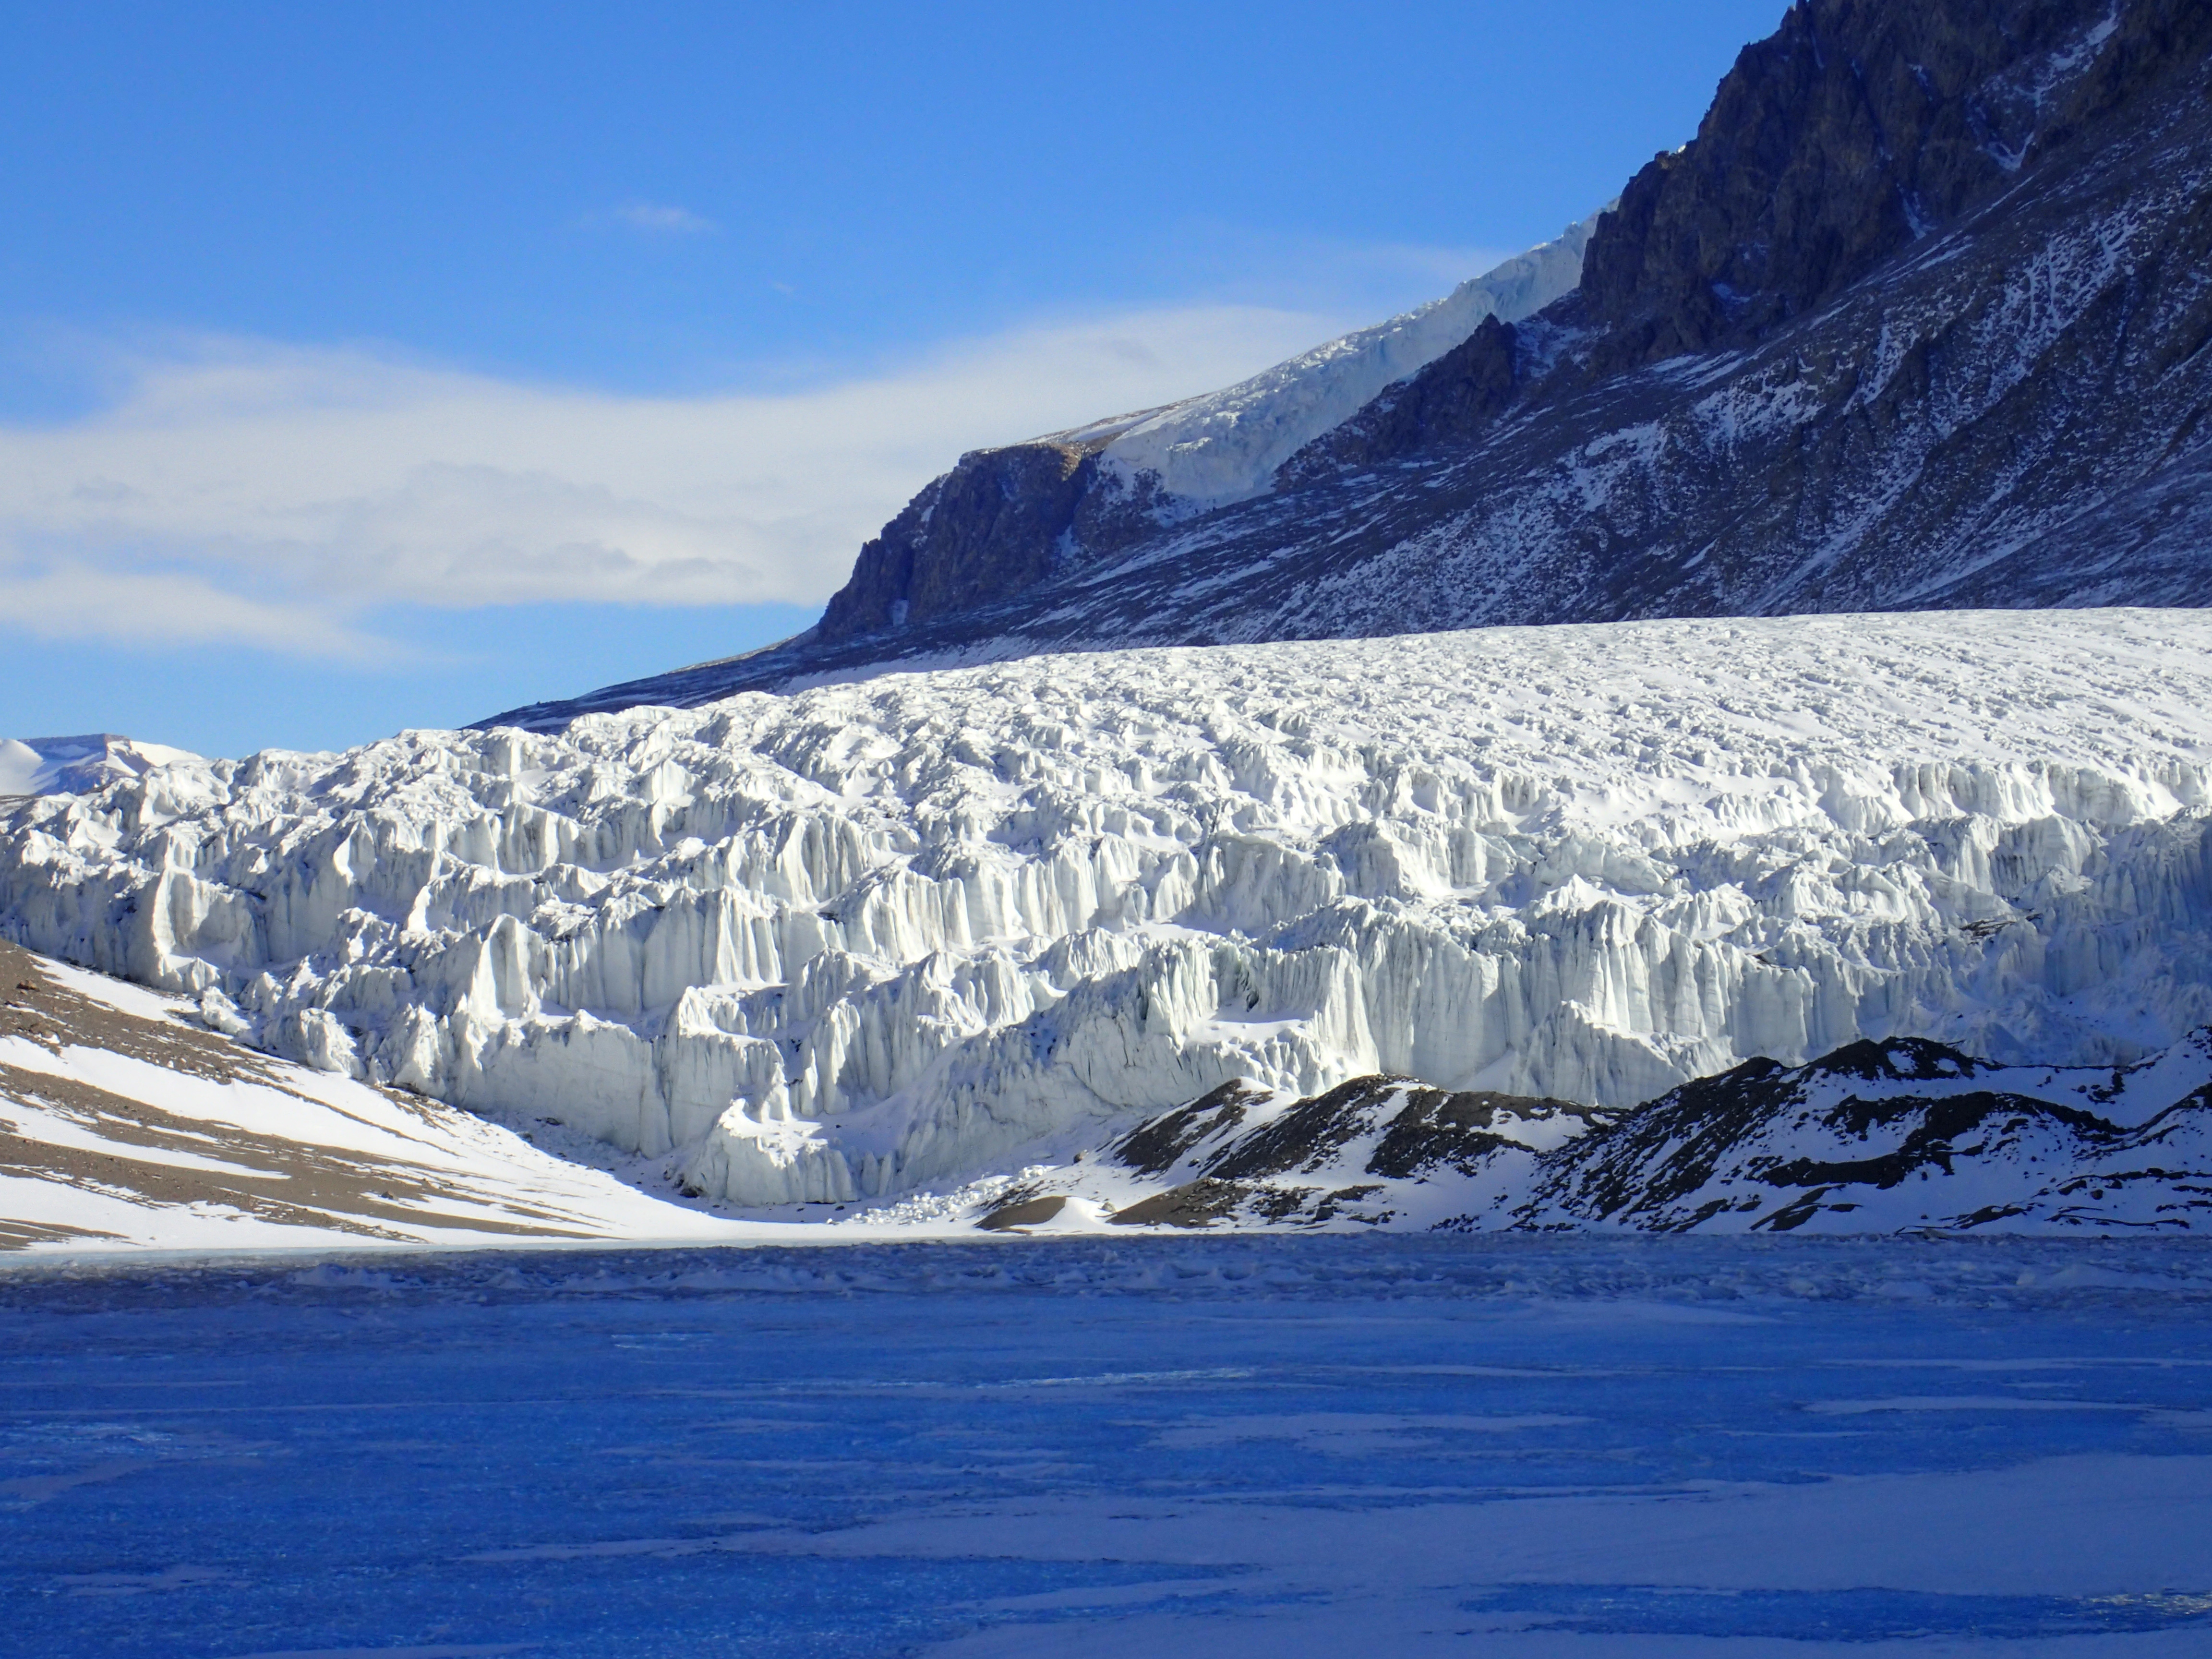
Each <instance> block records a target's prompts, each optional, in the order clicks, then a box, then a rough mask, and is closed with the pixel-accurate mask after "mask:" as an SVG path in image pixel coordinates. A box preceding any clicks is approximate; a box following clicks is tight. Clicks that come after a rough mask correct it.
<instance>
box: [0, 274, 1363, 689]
mask: <svg viewBox="0 0 2212 1659" xmlns="http://www.w3.org/2000/svg"><path fill="white" fill-rule="evenodd" d="M1358 320H1362V319H1346V318H1340V317H1335V316H1329V315H1324V314H1317V313H1311V312H1293V311H1284V310H1278V309H1269V308H1266V307H1252V306H1208V307H1170V308H1164V309H1159V310H1153V311H1145V312H1134V313H1123V314H1118V315H1113V316H1107V317H1097V318H1090V319H1073V320H1066V321H1061V322H1058V323H1054V324H1050V325H1036V326H1030V327H1026V328H1023V329H1020V330H1017V331H1012V332H1009V333H1006V334H1004V335H1001V336H999V337H992V338H986V339H980V340H974V341H969V342H966V343H961V344H958V345H955V346H951V347H948V348H945V349H941V350H939V351H937V352H935V353H933V354H932V355H930V356H927V357H925V358H921V359H918V360H915V361H914V362H908V363H906V364H904V365H902V366H899V367H896V368H891V369H887V370H885V371H883V372H881V373H878V374H871V375H866V376H860V377H855V378H851V379H847V380H841V381H837V382H835V383H829V384H823V385H818V386H812V387H810V388H804V389H799V390H793V391H786V392H774V393H756V392H745V393H734V392H733V393H730V394H726V395H721V396H708V397H684V398H672V397H671V398H652V397H634V396H620V395H616V394H611V393H607V392H592V391H582V390H576V389H573V388H565V387H560V386H539V385H532V384H527V383H523V382H518V381H513V380H501V379H497V378H495V377H491V376H488V375H483V374H471V373H463V372H460V371H457V370H453V369H447V368H439V367H436V366H426V365H423V364H422V363H418V362H406V361H403V360H400V359H398V358H396V357H392V356H382V355H380V354H378V353H375V352H372V351H362V350H343V349H308V348H298V347H289V346H284V345H280V344H275V343H269V342H265V341H252V340H242V339H199V340H195V341H190V342H181V343H175V344H174V345H173V347H172V348H171V349H166V350H163V351H158V352H152V353H148V352H144V351H141V352H138V353H137V354H135V355H131V356H118V357H117V358H116V359H114V360H112V361H111V362H109V363H107V364H106V365H104V368H105V369H106V370H107V371H109V372H111V373H112V374H113V375H114V376H115V380H114V383H115V384H118V385H119V386H121V388H122V390H121V392H120V393H119V395H118V396H117V398H115V399H114V400H113V401H112V403H111V404H109V405H108V406H106V407H105V408H103V409H102V410H100V411H99V412H97V413H95V414H93V415H90V416H85V417H83V418H81V419H76V420H72V421H69V422H63V423H59V424H49V425H46V426H40V427H31V426H23V425H16V426H12V427H7V426H0V628H5V627H7V626H9V625H12V626H14V627H16V628H19V629H29V630H32V631H35V632H38V633H40V634H44V635H70V636H75V637H81V638H106V639H114V640H118V641H139V640H146V639H156V638H173V639H180V640H193V641H209V640H224V641H233V642H237V643H242V644H250V645H254V646H258V647H264V648H270V649H275V650H280V651H288V652H294V653H304V654H310V655H315V654H328V653H343V654H347V655H354V656H359V655H362V654H364V653H372V652H375V651H378V650H380V649H382V648H383V646H382V643H381V642H380V641H377V640H376V639H375V638H374V635H373V628H372V623H371V622H370V621H368V620H367V619H369V618H371V617H373V613H374V611H375V610H376V609H377V607H379V606H380V605H389V604H395V603H410V604H417V605H435V606H445V607H471V606H478V605H499V604H507V603H516V602H524V601H531V600H542V599H573V600H589V601H600V602H619V603H629V604H652V605H691V604H742V603H752V602H760V601H770V600H778V601H786V602H791V603H797V604H802V605H811V604H816V603H818V602H820V601H821V600H822V599H825V598H826V597H827V596H828V595H829V593H830V592H833V591H834V590H835V589H836V587H837V586H839V585H840V584H841V583H842V581H843V580H844V579H845V576H846V574H847V573H848V570H849V569H850V568H851V564H852V560H853V556H854V553H855V552H856V551H857V550H858V549H859V547H860V544H861V542H862V541H864V540H866V538H868V537H869V536H871V535H872V534H874V533H875V532H876V531H877V530H878V528H879V527H880V526H882V524H883V523H884V520H887V519H889V518H890V516H891V515H892V514H893V513H896V511H897V510H898V508H899V507H901V506H902V504H903V503H904V502H905V501H906V500H907V499H908V497H909V496H910V495H912V494H913V493H914V491H915V489H919V488H920V487H921V485H922V484H923V483H927V481H928V480H929V479H930V478H931V477H933V476H934V475H935V474H937V473H938V472H939V471H943V470H944V469H945V467H946V466H948V465H951V462H952V461H953V460H954V459H957V457H958V455H959V454H960V453H962V452H963V451H965V450H968V449H971V448H977V447H986V446H989V445H993V444H1000V443H1006V442H1011V441H1016V440H1018V439H1020V438H1023V437H1025V436H1029V435H1034V434H1036V433H1040V432H1048V431H1053V430H1055V429H1059V428H1065V427H1068V426H1072V425H1075V424H1077V423H1079V422H1085V421H1088V420H1091V419H1094V418H1097V417H1098V416H1103V415H1106V414H1109V413H1113V412H1116V411H1120V410H1133V409H1140V408H1146V407H1149V406H1151V405H1153V404H1160V403H1165V402H1168V401H1170V400H1172V399H1174V398H1178V397H1182V396H1187V395H1189V394H1191V393H1194V392H1202V391H1206V390H1209V389H1211V388H1212V387H1215V386H1221V385H1225V384H1227V383H1229V382H1231V381H1232V380H1237V379H1238V378H1240V377H1242V376H1243V375H1245V374H1250V373H1253V372H1255V370H1257V369H1259V368H1264V367H1266V366H1267V365H1268V364H1269V363H1272V362H1277V361H1279V360H1280V359H1281V358H1283V357H1285V356H1289V355H1291V353H1293V352H1296V351H1297V350H1300V349H1304V348H1305V347H1308V346H1310V345H1312V344H1315V343H1317V342H1318V341H1320V340H1322V339H1325V338H1328V337H1330V336H1331V335H1333V334H1334V333H1337V332H1340V331H1341V330H1342V329H1343V328H1344V327H1345V326H1346V325H1347V324H1348V323H1350V322H1353V321H1358Z"/></svg>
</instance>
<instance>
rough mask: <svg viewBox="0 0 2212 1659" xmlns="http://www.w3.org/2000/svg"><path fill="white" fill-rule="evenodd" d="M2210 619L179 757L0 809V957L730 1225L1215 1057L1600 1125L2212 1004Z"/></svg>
mask: <svg viewBox="0 0 2212 1659" xmlns="http://www.w3.org/2000/svg"><path fill="white" fill-rule="evenodd" d="M2208 648H2212V617H2207V616H2206V615H2205V614H2204V613H2203V612H2199V611H2143V610H2135V611H2079V612H2069V613H2033V612H1983V613H1964V614H1960V613H1951V614H1945V615H1937V616H1928V615H1917V616H1916V615H1888V616H1854V617H1800V618H1784V619H1752V620H1744V619H1737V620H1725V621H1683V622H1649V623H1614V624H1598V625H1583V626H1562V627H1548V628H1528V629H1486V630H1480V631H1474V632H1468V633H1462V634H1445V635H1419V636H1413V637H1406V638H1397V639H1380V640H1361V641H1325V642H1294V643H1278V644H1270V645H1255V646H1237V647H1192V648H1177V649H1159V650H1143V651H1129V652H1119V653H1084V654H1079V655H1071V656H1059V657H1038V658H1032V659H1023V660H1020V661H1016V662H1008V663H998V664H993V665H987V666H982V667H975V668H968V669H958V670H948V671H937V672H931V673H915V674H904V675H888V676H884V677H881V678H876V679H872V680H869V681H866V682H863V683H859V684H838V685H829V686H823V687H818V688H817V689H815V690H810V691H806V692H805V693H802V694H799V695H796V696H788V697H785V696H769V695H767V694H763V693H747V694H743V695H740V696H734V697H732V698H729V699H727V700H726V701H723V702H717V703H714V704H710V705H708V706H706V707H703V708H696V709H690V710H682V711H678V710H671V709H665V708H635V709H631V710H629V711H626V712H624V713H622V714H592V715H587V716H585V717H582V718H580V719H579V720H575V721H574V722H573V723H572V724H571V725H569V726H568V727H567V728H566V729H565V730H562V731H561V732H554V733H543V734H541V733H531V732H522V731H519V730H513V729H495V730H491V731H478V732H427V731H426V732H406V733H403V734H401V735H399V736H398V737H395V738H389V739H386V740H384V741H382V742H379V743H374V744H367V745H364V746H362V747H361V748H357V749H355V750H349V751H346V752H344V753H343V754H328V755H302V754H292V753H287V752H284V751H276V750H271V751H267V752H264V753H263V754H259V755H257V756H254V757H250V758H248V759H245V760H219V761H212V762H206V761H197V760H179V761H175V762H172V763H168V764H165V765H160V766H155V767H153V768H151V769H149V770H147V771H146V772H145V773H144V774H143V775H138V776H132V777H127V778H118V779H116V780H114V781H111V782H108V783H107V784H106V785H105V786H104V787H100V788H98V789H96V790H94V791H92V792H90V793H83V794H61V795H52V796H46V797H43V798H40V799H32V800H27V801H19V802H16V803H14V804H13V805H11V806H10V807H9V809H8V811H7V816H6V817H4V819H0V919H4V920H0V931H4V932H5V933H6V935H7V937H9V939H12V940H13V941H14V942H15V943H17V944H20V945H25V946H27V947H28V948H31V949H33V950H36V951H42V952H45V953H46V954H48V955H50V956H53V957H59V958H62V959H64V960H65V961H69V962H72V963H77V964H79V965H81V966H84V967H88V968H92V969H99V970H101V971H104V972H107V973H111V974H115V975H121V976H124V977H126V978H129V979H132V980H135V981H139V982H140V983H142V984H144V985H147V986H150V987H157V988H160V989H162V990H165V991H167V992H171V993H175V994H184V995H186V996H188V997H190V998H191V999H193V1000H194V1002H195V1005H196V1006H197V1009H198V1011H199V1017H200V1018H201V1019H202V1020H203V1021H204V1023H205V1024H208V1025H209V1026H210V1027H212V1028H214V1029H216V1030H221V1031H223V1032H225V1033H227V1034H229V1035H232V1036H238V1037H240V1038H242V1039H244V1040H246V1041H248V1042H253V1043H256V1044H258V1045H259V1046H261V1047H264V1048H268V1049H270V1050H272V1051H274V1052H275V1053H276V1054H280V1055H282V1056H284V1057H286V1058H288V1059H290V1060H296V1061H299V1062H301V1063H303V1064H306V1065H308V1066H314V1067H316V1068H319V1069H320V1070H323V1071H326V1072H331V1073H343V1074H346V1075H349V1076H351V1077H353V1078H355V1079H361V1080H364V1081H367V1082H370V1083H374V1084H378V1085H391V1086H396V1087H398V1088H402V1089H407V1090H413V1091H418V1092H420V1093H422V1094H424V1095H428V1096H431V1097H435V1098H437V1099H439V1100H441V1101H444V1102H446V1103H451V1104H453V1105H457V1106H461V1107H464V1108H467V1109H471V1110H474V1111H477V1112H478V1113H481V1114H484V1115H490V1116H493V1117H495V1118H496V1117H501V1116H502V1115H505V1116H511V1117H521V1116H527V1117H529V1118H531V1119H533V1120H535V1119H542V1118H547V1117H550V1118H555V1119H557V1120H559V1121H561V1122H562V1123H563V1124H564V1125H566V1126H567V1127H568V1128H570V1129H573V1130H574V1131H577V1132H580V1133H584V1134H587V1135H589V1136H592V1137H595V1138H596V1139H599V1140H601V1141H604V1142H606V1143H608V1144H610V1145H611V1146H614V1147H616V1148H618V1149H621V1150H623V1151H625V1152H634V1153H637V1154H641V1155H650V1156H654V1157H662V1156H665V1157H666V1158H669V1159H670V1160H671V1167H674V1168H676V1169H678V1170H680V1172H681V1175H682V1178H683V1180H684V1182H685V1184H687V1185H688V1186H689V1187H690V1188H692V1189H693V1190H694V1191H695V1192H696V1193H698V1194H704V1195H706V1196H708V1197H710V1198H714V1199H716V1200H723V1201H726V1202H730V1203H733V1204H737V1205H741V1206H774V1205H782V1204H793V1203H801V1202H834V1203H849V1202H852V1201H854V1200H862V1199H880V1198H884V1197H885V1196H887V1195H895V1194H900V1193H906V1192H912V1191H915V1190H916V1189H921V1188H929V1187H931V1186H933V1185H945V1184H950V1183H957V1182H962V1181H967V1180H971V1179H973V1178H975V1176H978V1175H981V1174H984V1173H987V1172H988V1171H990V1170H994V1169H1006V1168H1010V1167H1012V1165H1014V1164H1018V1163H1021V1162H1024V1161H1038V1162H1046V1163H1050V1162H1054V1161H1056V1160H1058V1159H1059V1158H1060V1157H1061V1156H1062V1155H1064V1154H1067V1153H1070V1152H1073V1151H1076V1150H1080V1149H1081V1148H1083V1147H1085V1146H1096V1145H1097V1144H1098V1142H1099V1140H1100V1138H1101V1136H1102V1134H1103V1133H1109V1132H1110V1131H1111V1130H1112V1129H1113V1128H1114V1127H1115V1126H1116V1125H1120V1126H1121V1127H1127V1126H1128V1125H1130V1124H1133V1123H1134V1122H1135V1121H1139V1120H1140V1119H1142V1118H1145V1117H1148V1116H1151V1115H1155V1114H1158V1113H1159V1112H1161V1111H1163V1110H1165V1109H1170V1108H1172V1107H1175V1106H1177V1105H1180V1104H1182V1103H1187V1102H1190V1101H1192V1100H1194V1099H1196V1098H1198V1097H1200V1096H1202V1095H1204V1094H1206V1092H1207V1091H1211V1090H1213V1089H1215V1088H1217V1087H1218V1086H1219V1085H1223V1084H1225V1083H1227V1082H1231V1081H1232V1080H1237V1079H1243V1080H1245V1081H1248V1082H1249V1083H1251V1084H1252V1085H1255V1087H1258V1088H1262V1089H1267V1090H1272V1091H1291V1092H1295V1093H1297V1094H1298V1095H1302V1096H1311V1095H1314V1094H1316V1093H1317V1092H1319V1091H1322V1090H1324V1089H1327V1088H1328V1087H1331V1086H1334V1085H1336V1084H1339V1083H1341V1082H1343V1081H1345V1080H1346V1079H1352V1078H1357V1077H1362V1076H1368V1075H1372V1074H1377V1073H1387V1074H1389V1075H1392V1076H1395V1077H1401V1078H1405V1079H1415V1080H1418V1081H1419V1082H1421V1083H1423V1084H1425V1085H1431V1086H1433V1087H1437V1088H1443V1089H1453V1090H1468V1089H1488V1090H1497V1091H1507V1092H1510V1093H1513V1094H1516V1095H1520V1096H1528V1097H1550V1098H1553V1099H1556V1100H1559V1101H1565V1102H1571V1103H1580V1104H1582V1105H1584V1106H1588V1107H1594V1108H1604V1109H1624V1108H1626V1107H1629V1106H1632V1105H1634V1104H1636V1103H1638V1102H1641V1101H1645V1100H1649V1099H1651V1098H1653V1097H1656V1096H1658V1095H1660V1094H1662V1093H1663V1092H1665V1091H1668V1090H1669V1089H1671V1088H1674V1087H1675V1086H1676V1085H1680V1084H1681V1083H1683V1082H1684V1081H1685V1080H1686V1079H1692V1078H1697V1077H1702V1076H1710V1075H1711V1074H1713V1073H1719V1072H1722V1071H1724V1070H1726V1069H1727V1068H1729V1067H1730V1066H1735V1065H1736V1064H1738V1063H1739V1062H1740V1061H1742V1060H1746V1059H1747V1058H1750V1057H1753V1056H1764V1057H1767V1058H1770V1059H1772V1060H1777V1061H1779V1062H1782V1063H1785V1064H1796V1063H1801V1062H1802V1061H1804V1060H1808V1059H1810V1058H1812V1057H1814V1056H1817V1055H1820V1054H1828V1053H1831V1052H1832V1051H1833V1050H1835V1049H1836V1048H1839V1047H1841V1046H1843V1045H1844V1044H1846V1043H1848V1042H1852V1041H1854V1040H1856V1039H1858V1038H1861V1037H1873V1038H1888V1037H1892V1036H1918V1037H1928V1038H1932V1039H1936V1040H1940V1041H1942V1042H1947V1043H1951V1044H1954V1045H1956V1046H1957V1047H1958V1048H1960V1049H1962V1050H1965V1051H1966V1052H1969V1053H1972V1054H1977V1055H1979V1056H1982V1057H1984V1058H1985V1059H1987V1060H1992V1061H1996V1062H2002V1063H2012V1064H2039V1065H2061V1064H2074V1065H2108V1064H2122V1063H2128V1062H2131V1061H2133V1060H2137V1059H2140V1058H2142V1056H2144V1055H2146V1054H2151V1053H2153V1052H2154V1051H2156V1050H2158V1049H2160V1048H2165V1047H2166V1046H2168V1045H2170V1044H2172V1043H2173V1042H2177V1041H2178V1040H2179V1038H2180V1037H2181V1036H2183V1035H2184V1034H2185V1033H2186V1032H2188V1031H2189V1030H2191V1029H2193V1028H2195V1027H2197V1026H2200V1025H2203V1024H2207V1023H2212V928H2208V918H2212V842H2208V841H2207V839H2206V836H2205V826H2206V821H2207V816H2208V811H2212V672H2208V666H2207V665H2208V662H2212V656H2208Z"/></svg>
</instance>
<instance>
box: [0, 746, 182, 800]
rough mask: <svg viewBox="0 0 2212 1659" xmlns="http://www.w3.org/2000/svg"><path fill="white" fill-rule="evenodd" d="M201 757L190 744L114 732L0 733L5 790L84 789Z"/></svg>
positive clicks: (0, 779)
mask: <svg viewBox="0 0 2212 1659" xmlns="http://www.w3.org/2000/svg"><path fill="white" fill-rule="evenodd" d="M198 758H199V757H198V756H197V755H195V754H193V753H192V752H191V750H187V749H172V748H169V747H168V746H167V745H166V744H158V743H137V742H133V741H132V740H131V738H118V737H117V736H116V735H115V734H114V733H113V732H94V733H93V734H91V735H90V736H88V737H82V738H0V795H55V794H69V795H82V794H84V793H88V792H89V791H91V790H94V789H97V788H99V787H100V786H101V785H103V784H106V783H112V782H113V781H115V780H117V779H118V778H135V777H138V776H140V775H143V773H145V772H146V771H147V770H148V769H149V768H152V767H156V766H166V765H167V764H168V763H170V762H171V761H194V760H197V759H198Z"/></svg>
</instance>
